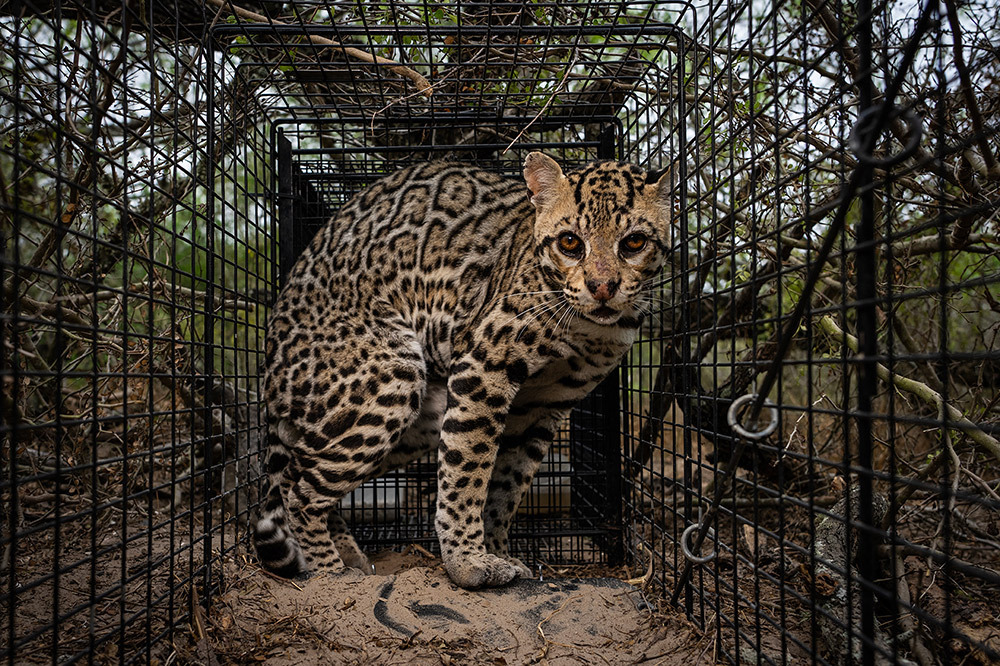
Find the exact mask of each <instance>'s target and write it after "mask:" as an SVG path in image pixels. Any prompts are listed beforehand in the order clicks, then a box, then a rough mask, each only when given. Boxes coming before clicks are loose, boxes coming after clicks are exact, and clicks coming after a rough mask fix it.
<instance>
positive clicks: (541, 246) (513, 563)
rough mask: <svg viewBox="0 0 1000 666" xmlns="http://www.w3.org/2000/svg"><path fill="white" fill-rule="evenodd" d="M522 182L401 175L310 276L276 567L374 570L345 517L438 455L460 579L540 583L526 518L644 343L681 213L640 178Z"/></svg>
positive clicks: (270, 376) (294, 377)
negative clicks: (554, 466) (529, 494)
mask: <svg viewBox="0 0 1000 666" xmlns="http://www.w3.org/2000/svg"><path fill="white" fill-rule="evenodd" d="M524 179H525V180H524V182H521V181H520V180H513V179H505V178H502V177H500V176H497V175H495V174H492V173H489V172H486V171H482V170H480V169H477V168H472V167H469V166H463V165H457V164H447V163H430V164H424V165H420V166H416V167H412V168H409V169H405V170H402V171H399V172H397V173H395V174H393V175H391V176H388V177H387V178H384V179H383V180H381V181H379V182H378V183H376V184H374V185H372V186H371V187H369V188H368V189H366V190H365V191H364V192H362V193H361V194H359V195H358V196H356V197H355V198H354V199H352V200H351V201H350V202H349V203H347V205H345V206H344V208H343V209H342V210H341V211H340V212H339V213H338V214H337V215H336V216H335V217H334V218H333V219H332V220H331V221H330V223H329V224H327V225H326V227H325V228H323V229H322V230H321V231H320V232H319V233H318V234H317V236H316V238H315V239H314V240H313V242H312V244H311V245H310V246H309V248H308V249H307V250H306V251H305V253H304V254H303V255H302V258H301V259H299V261H298V263H297V264H296V265H295V267H294V268H293V269H292V271H291V274H290V275H289V278H288V282H287V284H286V286H285V287H284V289H283V290H282V292H281V294H280V296H279V298H278V301H277V303H276V304H275V307H274V310H273V314H272V317H271V321H270V326H269V330H268V335H267V342H266V361H265V363H266V368H265V370H266V374H265V396H266V401H267V406H268V411H269V431H270V436H269V437H270V438H269V444H268V449H267V455H266V465H267V473H268V488H267V491H266V493H265V496H264V497H265V499H264V505H263V508H262V512H261V516H260V520H259V521H258V523H257V525H256V530H255V543H256V548H257V553H258V555H259V557H260V559H261V560H262V561H263V563H264V565H265V566H267V567H268V568H269V569H271V570H273V571H275V572H276V573H278V574H281V575H284V576H291V575H294V574H296V573H300V572H303V571H305V570H338V569H341V568H343V567H344V566H345V565H346V566H355V567H362V568H366V565H367V560H366V559H365V556H364V555H363V554H362V552H361V551H360V549H359V548H358V546H357V544H356V543H355V541H354V539H353V538H352V537H351V535H350V532H349V531H348V529H347V526H346V525H345V524H344V522H343V519H342V518H340V517H339V515H338V514H337V512H336V511H333V510H334V509H335V508H336V507H337V505H338V503H339V502H340V500H341V498H343V497H344V496H345V495H346V494H347V493H349V492H350V491H351V490H353V489H354V488H356V487H357V486H358V485H360V484H361V483H363V482H364V481H366V480H368V479H372V478H375V477H378V476H380V475H382V474H385V473H386V472H388V471H390V470H393V469H396V468H399V467H401V466H403V465H405V464H406V463H408V462H410V461H412V460H414V459H416V458H418V457H419V456H422V455H424V454H426V453H427V452H429V451H432V450H434V449H437V450H438V494H437V502H438V505H437V515H436V527H437V534H438V539H439V542H440V545H441V553H442V557H443V560H444V564H445V567H446V569H447V571H448V573H449V575H450V576H451V578H452V580H454V581H455V582H456V583H457V584H459V585H462V586H464V587H470V588H475V587H480V586H495V585H502V584H504V583H507V582H509V581H510V580H512V579H513V578H515V577H516V576H517V575H518V574H527V570H526V569H525V567H524V565H523V564H521V563H520V562H519V561H518V560H517V559H515V558H513V557H511V556H510V555H509V554H508V550H507V530H508V527H509V525H510V522H511V519H512V517H513V515H514V513H515V511H516V509H517V506H518V504H519V503H520V501H521V497H522V495H523V494H524V492H525V490H526V489H527V487H528V486H529V484H530V483H531V479H532V477H533V476H534V474H535V472H536V471H537V469H538V467H539V464H540V463H541V461H542V459H543V458H544V456H545V454H546V451H547V449H548V447H549V445H550V443H551V441H552V438H553V433H554V431H555V429H556V426H557V424H558V423H559V421H560V419H562V418H563V417H564V416H565V415H566V414H567V413H568V412H569V410H570V409H571V408H572V407H573V405H575V404H576V403H577V402H578V401H579V400H580V399H581V398H582V397H583V396H585V395H586V394H587V393H588V392H589V391H591V389H593V388H594V387H595V386H596V385H597V384H598V383H599V382H600V381H601V380H602V379H604V378H605V377H606V376H607V375H608V373H610V372H611V371H612V370H613V369H614V368H615V367H616V366H617V365H618V363H619V361H620V359H621V357H622V355H623V354H624V353H625V352H626V351H627V350H628V348H629V346H630V345H631V344H632V341H633V340H634V338H635V335H636V330H637V328H638V325H639V323H640V320H641V317H642V314H643V312H644V310H645V309H647V308H648V302H647V300H646V296H645V291H644V290H645V287H647V286H648V281H649V280H650V279H652V278H654V277H655V276H656V275H657V273H658V271H659V269H660V267H661V265H662V263H663V260H664V257H665V255H666V253H667V251H668V248H669V246H670V243H671V232H670V208H671V207H670V201H669V196H670V193H669V190H670V183H669V182H668V180H669V178H668V177H667V176H664V177H663V178H661V179H660V180H659V181H656V182H647V174H646V173H645V172H643V171H642V170H640V169H638V168H637V167H634V166H628V165H622V164H616V163H612V162H599V163H595V164H592V165H590V166H588V167H586V168H584V169H582V170H580V171H577V172H573V173H570V174H568V175H564V174H563V172H562V170H561V168H560V167H559V165H558V164H557V163H556V162H555V161H554V160H553V159H551V158H549V157H547V156H545V155H543V154H541V153H531V154H530V155H529V156H528V158H527V160H526V161H525V167H524ZM526 185H527V187H526ZM640 246H641V247H640ZM637 248H638V249H637Z"/></svg>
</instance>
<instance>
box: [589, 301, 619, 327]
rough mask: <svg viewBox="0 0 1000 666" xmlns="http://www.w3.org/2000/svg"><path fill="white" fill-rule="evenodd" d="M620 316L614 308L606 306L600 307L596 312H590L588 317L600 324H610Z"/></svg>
mask: <svg viewBox="0 0 1000 666" xmlns="http://www.w3.org/2000/svg"><path fill="white" fill-rule="evenodd" d="M619 314H621V313H620V312H618V310H615V309H614V308H609V307H608V306H607V305H602V306H601V307H599V308H597V309H596V310H591V311H590V317H591V318H592V319H594V320H596V321H597V322H598V323H601V324H610V323H612V322H613V321H614V320H616V319H618V315H619Z"/></svg>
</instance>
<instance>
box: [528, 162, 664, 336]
mask: <svg viewBox="0 0 1000 666" xmlns="http://www.w3.org/2000/svg"><path fill="white" fill-rule="evenodd" d="M524 179H525V181H526V182H527V184H528V189H529V190H530V191H531V202H532V203H533V204H534V205H535V244H536V245H535V254H536V255H537V256H538V258H539V261H540V263H541V267H542V271H543V273H544V274H545V276H546V279H547V280H548V281H549V283H550V284H551V285H552V288H553V289H560V288H561V289H562V291H563V294H564V295H565V297H566V299H567V300H568V301H569V303H570V304H571V305H572V306H573V307H574V308H575V309H576V311H577V312H578V313H579V314H581V315H582V316H584V317H586V318H587V319H589V320H591V321H593V322H596V323H598V324H605V325H610V324H614V323H615V322H616V321H618V320H619V319H620V318H621V317H623V316H626V315H628V316H630V317H631V316H634V315H637V314H639V313H640V312H642V311H644V310H647V309H648V302H647V295H648V292H649V288H650V282H651V281H652V280H653V278H655V277H656V275H657V273H658V272H659V270H660V267H661V266H662V265H663V262H664V260H665V258H666V256H667V254H668V253H669V252H670V248H671V245H672V239H673V233H672V231H671V228H672V214H671V213H672V208H673V206H672V198H671V176H670V172H669V171H668V172H667V173H666V174H664V175H663V176H662V177H661V178H660V179H659V180H658V181H656V182H655V183H647V182H646V180H647V174H646V172H645V171H643V170H642V169H640V168H638V167H636V166H631V165H628V164H619V163H616V162H597V163H594V164H591V165H589V166H587V167H585V168H584V169H582V170H580V171H574V172H571V173H569V174H563V172H562V169H561V168H560V166H559V164H558V163H556V161H555V160H554V159H552V158H551V157H549V156H547V155H544V154H542V153H537V152H535V153H530V154H529V155H528V157H527V159H525V161H524Z"/></svg>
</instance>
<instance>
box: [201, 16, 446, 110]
mask: <svg viewBox="0 0 1000 666" xmlns="http://www.w3.org/2000/svg"><path fill="white" fill-rule="evenodd" d="M205 2H206V3H207V4H210V5H214V6H216V7H221V8H222V9H225V10H226V11H228V12H230V13H231V14H234V15H235V16H239V17H240V18H244V19H247V20H249V21H255V22H257V23H267V24H270V25H289V24H288V23H283V22H282V21H278V20H275V19H272V18H269V17H267V16H264V15H263V14H258V13H256V12H252V11H250V10H249V9H244V8H242V7H238V6H236V5H235V4H233V3H232V2H230V1H229V0H205ZM303 37H305V39H306V40H307V41H308V42H310V43H312V44H316V45H317V46H330V47H332V48H335V49H340V50H341V51H343V52H344V55H347V56H350V57H352V58H354V59H355V60H360V61H361V62H367V63H370V64H372V65H385V66H386V67H388V68H389V71H391V72H394V73H396V74H399V75H400V76H403V77H406V78H408V79H409V80H410V81H412V82H413V83H414V85H416V87H417V90H419V91H420V92H422V93H423V94H424V95H426V96H427V97H430V96H431V94H433V92H434V89H433V88H432V87H431V84H430V83H429V82H428V81H427V79H425V78H424V77H423V76H421V75H420V74H418V73H417V72H415V71H413V70H412V69H410V68H409V67H406V66H405V65H401V64H399V63H398V62H396V61H395V60H390V59H389V58H383V57H382V56H377V55H372V54H370V53H366V52H365V51H362V50H361V49H356V48H354V47H353V46H345V45H344V44H341V43H340V42H335V41H334V40H332V39H327V38H326V37H320V36H318V35H308V34H306V35H303Z"/></svg>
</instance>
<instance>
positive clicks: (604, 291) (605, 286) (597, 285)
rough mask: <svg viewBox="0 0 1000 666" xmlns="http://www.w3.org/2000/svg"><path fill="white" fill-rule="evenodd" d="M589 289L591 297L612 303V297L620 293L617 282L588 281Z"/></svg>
mask: <svg viewBox="0 0 1000 666" xmlns="http://www.w3.org/2000/svg"><path fill="white" fill-rule="evenodd" d="M587 289H588V290H589V291H590V295H591V296H593V297H594V298H595V299H596V300H598V301H610V300H611V297H612V296H614V295H615V292H616V291H618V281H617V280H587Z"/></svg>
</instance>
